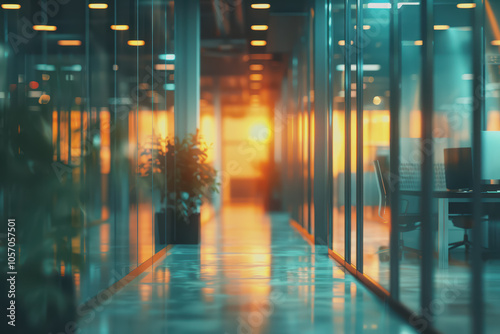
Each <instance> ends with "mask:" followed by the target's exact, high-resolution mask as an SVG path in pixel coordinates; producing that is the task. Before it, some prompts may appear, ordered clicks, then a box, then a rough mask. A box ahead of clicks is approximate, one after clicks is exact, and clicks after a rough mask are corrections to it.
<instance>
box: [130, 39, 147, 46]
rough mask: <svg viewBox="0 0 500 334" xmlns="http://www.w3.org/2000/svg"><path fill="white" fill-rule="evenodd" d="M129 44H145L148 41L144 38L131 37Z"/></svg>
mask: <svg viewBox="0 0 500 334" xmlns="http://www.w3.org/2000/svg"><path fill="white" fill-rule="evenodd" d="M127 44H128V45H130V46H143V45H144V44H146V43H145V42H144V41H143V40H142V39H131V40H129V41H128V42H127Z"/></svg>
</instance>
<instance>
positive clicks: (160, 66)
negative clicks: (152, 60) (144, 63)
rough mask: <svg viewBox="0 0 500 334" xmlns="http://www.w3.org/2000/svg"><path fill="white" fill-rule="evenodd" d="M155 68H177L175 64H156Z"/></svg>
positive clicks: (166, 69) (163, 69) (164, 69)
mask: <svg viewBox="0 0 500 334" xmlns="http://www.w3.org/2000/svg"><path fill="white" fill-rule="evenodd" d="M155 70H157V71H173V70H175V65H174V64H156V65H155Z"/></svg>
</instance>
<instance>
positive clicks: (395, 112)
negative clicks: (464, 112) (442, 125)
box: [389, 0, 401, 300]
mask: <svg viewBox="0 0 500 334" xmlns="http://www.w3.org/2000/svg"><path fill="white" fill-rule="evenodd" d="M391 3H392V6H391V14H390V55H391V57H392V60H391V62H390V74H389V75H390V91H391V95H390V117H391V120H390V148H389V150H390V177H389V184H390V187H389V189H390V191H391V232H390V248H389V252H390V263H389V266H390V272H389V275H390V282H389V287H390V293H391V297H392V298H393V299H394V300H399V225H398V216H399V205H400V198H399V159H400V147H399V114H400V106H401V36H400V32H401V30H400V23H399V9H398V7H397V3H398V1H397V0H392V1H391Z"/></svg>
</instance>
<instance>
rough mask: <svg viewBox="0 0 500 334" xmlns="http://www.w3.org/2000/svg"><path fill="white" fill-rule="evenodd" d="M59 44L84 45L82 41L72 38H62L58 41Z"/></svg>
mask: <svg viewBox="0 0 500 334" xmlns="http://www.w3.org/2000/svg"><path fill="white" fill-rule="evenodd" d="M57 44H58V45H60V46H80V45H82V41H79V40H71V39H61V40H59V41H57Z"/></svg>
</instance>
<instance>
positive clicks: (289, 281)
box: [80, 204, 414, 333]
mask: <svg viewBox="0 0 500 334" xmlns="http://www.w3.org/2000/svg"><path fill="white" fill-rule="evenodd" d="M202 228H203V233H202V235H203V238H202V243H201V245H200V246H190V245H178V246H174V247H173V248H172V249H171V250H170V251H169V252H168V253H167V254H166V255H165V256H164V257H163V258H162V259H160V260H159V261H157V262H156V263H155V265H154V266H153V267H152V268H150V269H149V270H147V271H146V272H144V273H143V274H141V275H140V276H139V277H137V278H136V279H135V280H133V281H132V282H130V283H129V284H128V285H127V286H126V287H125V288H124V289H123V290H121V291H119V292H118V293H117V294H115V295H114V296H113V297H112V298H111V299H110V300H109V301H108V302H106V303H104V305H102V306H101V307H100V308H96V311H95V313H93V314H92V315H93V316H87V317H83V318H82V319H81V323H80V326H81V327H82V332H83V333H124V332H132V333H332V332H335V333H364V332H368V333H413V332H414V330H413V329H412V328H411V327H409V326H408V325H406V324H404V322H403V321H402V320H400V319H399V317H398V316H397V315H395V314H394V313H393V311H391V310H389V308H388V307H387V306H386V305H383V304H382V303H381V302H380V301H379V300H378V299H377V298H376V297H375V296H374V295H373V294H372V293H371V292H369V291H368V290H367V289H366V288H365V287H363V286H362V285H361V284H360V283H358V282H357V281H356V280H355V279H354V277H352V275H350V274H349V273H347V274H346V273H344V271H343V270H342V268H341V267H340V266H338V265H337V264H336V263H335V262H334V261H333V260H332V259H330V258H328V257H327V256H326V255H324V254H325V251H324V250H323V251H320V250H318V248H315V247H314V246H311V245H309V244H308V243H307V242H305V241H304V240H303V239H302V237H301V236H300V234H299V233H298V232H297V231H295V230H294V228H293V227H291V226H290V225H289V223H288V218H287V216H286V215H283V214H266V213H265V212H264V210H263V209H262V208H261V207H260V206H258V205H249V204H238V205H231V206H228V207H226V208H225V209H224V210H223V211H222V214H221V215H220V216H218V217H216V218H214V219H212V220H211V221H209V222H207V223H206V224H204V226H203V227H202ZM138 301H139V302H138Z"/></svg>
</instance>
